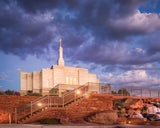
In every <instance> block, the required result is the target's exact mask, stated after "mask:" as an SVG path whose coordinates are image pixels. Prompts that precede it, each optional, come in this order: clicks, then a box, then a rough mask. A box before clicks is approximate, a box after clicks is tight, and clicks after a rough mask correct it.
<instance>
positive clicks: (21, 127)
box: [0, 124, 160, 128]
mask: <svg viewBox="0 0 160 128" xmlns="http://www.w3.org/2000/svg"><path fill="white" fill-rule="evenodd" d="M71 127H73V128H84V127H85V128H159V127H160V126H146V125H33V124H0V128H71Z"/></svg>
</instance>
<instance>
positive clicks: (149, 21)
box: [110, 10, 160, 36]
mask: <svg viewBox="0 0 160 128" xmlns="http://www.w3.org/2000/svg"><path fill="white" fill-rule="evenodd" d="M110 25H111V28H112V29H113V33H117V35H118V34H119V35H121V36H122V34H124V35H126V34H127V33H128V35H129V34H131V35H134V34H135V35H138V34H145V33H150V32H154V31H156V30H159V29H160V18H159V14H156V13H141V12H140V11H139V10H137V11H136V12H135V13H134V14H133V15H131V16H128V17H125V18H119V19H117V20H115V19H110Z"/></svg>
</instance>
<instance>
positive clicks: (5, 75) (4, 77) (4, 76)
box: [0, 72, 8, 80]
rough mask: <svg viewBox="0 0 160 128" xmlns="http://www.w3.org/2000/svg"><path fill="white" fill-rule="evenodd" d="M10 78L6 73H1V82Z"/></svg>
mask: <svg viewBox="0 0 160 128" xmlns="http://www.w3.org/2000/svg"><path fill="white" fill-rule="evenodd" d="M7 77H8V75H7V74H6V73H5V72H1V73H0V80H5V79H6V78H7Z"/></svg>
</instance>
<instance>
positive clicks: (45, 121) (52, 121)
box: [40, 118, 61, 124]
mask: <svg viewBox="0 0 160 128" xmlns="http://www.w3.org/2000/svg"><path fill="white" fill-rule="evenodd" d="M40 123H41V124H61V123H60V119H57V118H51V119H41V120H40Z"/></svg>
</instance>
